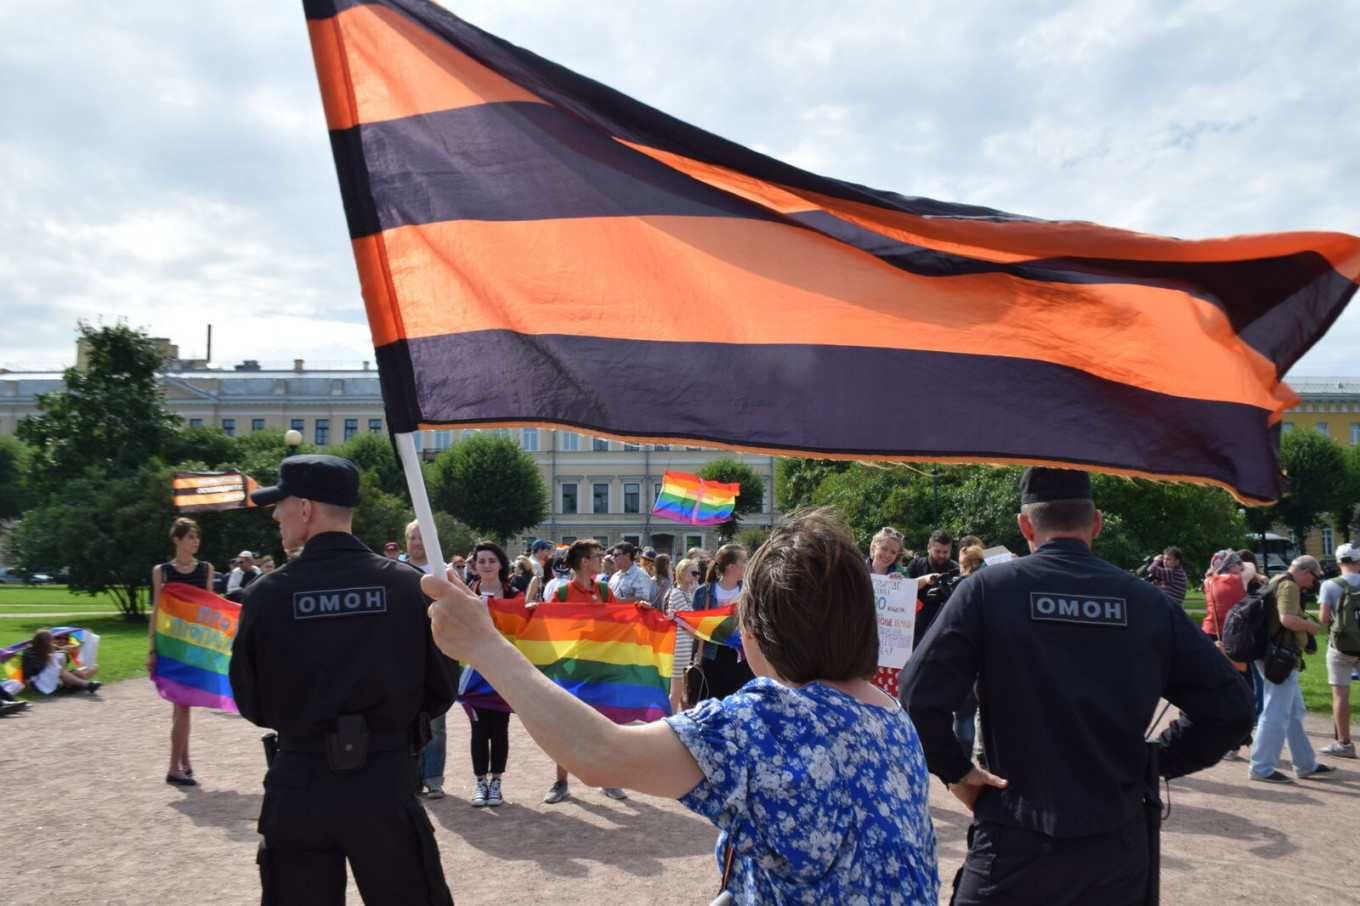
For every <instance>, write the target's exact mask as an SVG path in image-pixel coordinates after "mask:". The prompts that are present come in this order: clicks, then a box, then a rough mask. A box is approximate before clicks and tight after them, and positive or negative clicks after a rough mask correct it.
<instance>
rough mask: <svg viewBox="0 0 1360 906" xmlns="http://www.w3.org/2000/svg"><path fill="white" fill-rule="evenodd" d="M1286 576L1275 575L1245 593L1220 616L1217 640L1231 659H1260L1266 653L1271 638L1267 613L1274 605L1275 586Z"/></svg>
mask: <svg viewBox="0 0 1360 906" xmlns="http://www.w3.org/2000/svg"><path fill="white" fill-rule="evenodd" d="M1285 578H1286V577H1285V576H1276V577H1275V578H1274V579H1271V580H1270V584H1268V585H1266V586H1265V587H1264V588H1262V589H1260V590H1259V591H1257V592H1256V594H1253V595H1248V596H1247V597H1245V598H1243V599H1242V600H1241V601H1238V602H1237V603H1236V604H1234V605H1233V607H1232V609H1231V610H1229V611H1228V615H1227V617H1225V618H1224V620H1223V633H1222V635H1220V636H1219V641H1220V642H1221V643H1222V644H1223V653H1224V654H1226V655H1227V656H1228V657H1230V658H1232V659H1233V660H1234V661H1259V660H1260V659H1261V658H1263V657H1265V655H1266V643H1267V642H1269V641H1270V619H1269V616H1268V614H1269V613H1270V611H1271V610H1274V609H1275V589H1276V588H1277V587H1278V586H1279V584H1280V582H1281V581H1283V580H1284V579H1285Z"/></svg>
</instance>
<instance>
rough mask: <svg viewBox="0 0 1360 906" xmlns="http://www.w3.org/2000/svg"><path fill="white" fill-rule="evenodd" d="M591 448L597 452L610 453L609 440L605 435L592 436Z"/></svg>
mask: <svg viewBox="0 0 1360 906" xmlns="http://www.w3.org/2000/svg"><path fill="white" fill-rule="evenodd" d="M590 449H592V450H594V451H595V452H596V453H608V452H609V441H607V440H605V439H604V438H603V437H592V438H591V439H590Z"/></svg>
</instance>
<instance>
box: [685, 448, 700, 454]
mask: <svg viewBox="0 0 1360 906" xmlns="http://www.w3.org/2000/svg"><path fill="white" fill-rule="evenodd" d="M685 449H686V450H688V451H689V452H690V453H702V452H704V448H703V447H686V448H685Z"/></svg>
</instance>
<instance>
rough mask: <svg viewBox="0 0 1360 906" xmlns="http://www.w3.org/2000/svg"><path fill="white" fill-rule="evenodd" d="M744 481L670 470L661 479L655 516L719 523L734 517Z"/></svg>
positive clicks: (692, 521)
mask: <svg viewBox="0 0 1360 906" xmlns="http://www.w3.org/2000/svg"><path fill="white" fill-rule="evenodd" d="M740 493H741V485H740V484H735V483H734V484H723V483H722V482H720V481H704V480H703V479H702V478H700V477H699V476H697V475H688V474H686V473H684V472H667V473H666V474H665V475H664V476H662V479H661V493H660V494H658V495H657V497H656V506H654V507H652V515H653V516H660V517H662V518H663V519H672V520H674V521H676V522H683V523H685V524H686V525H717V524H718V523H720V522H728V521H730V520H731V519H732V508H733V507H734V506H736V505H737V495H738V494H740Z"/></svg>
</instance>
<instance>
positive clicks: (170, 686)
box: [151, 582, 241, 711]
mask: <svg viewBox="0 0 1360 906" xmlns="http://www.w3.org/2000/svg"><path fill="white" fill-rule="evenodd" d="M240 618H241V605H240V604H235V603H233V602H231V601H228V600H227V599H226V598H221V597H218V596H217V595H215V594H213V593H212V592H210V591H207V590H206V589H202V588H198V587H196V586H192V585H185V584H184V583H182V582H172V583H170V584H169V585H166V586H165V587H164V588H162V589H161V599H160V602H159V604H158V605H157V607H156V614H155V620H156V669H155V671H154V672H153V673H152V674H151V681H152V682H154V683H155V684H156V691H157V692H159V693H160V695H161V698H163V699H165V700H166V701H168V702H173V703H174V704H177V705H190V706H193V707H198V708H216V709H217V710H220V711H235V710H236V700H235V698H233V697H232V694H231V680H230V679H228V677H227V669H228V667H229V666H230V664H231V646H232V643H233V642H235V641H236V626H237V624H238V622H239V621H240Z"/></svg>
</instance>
